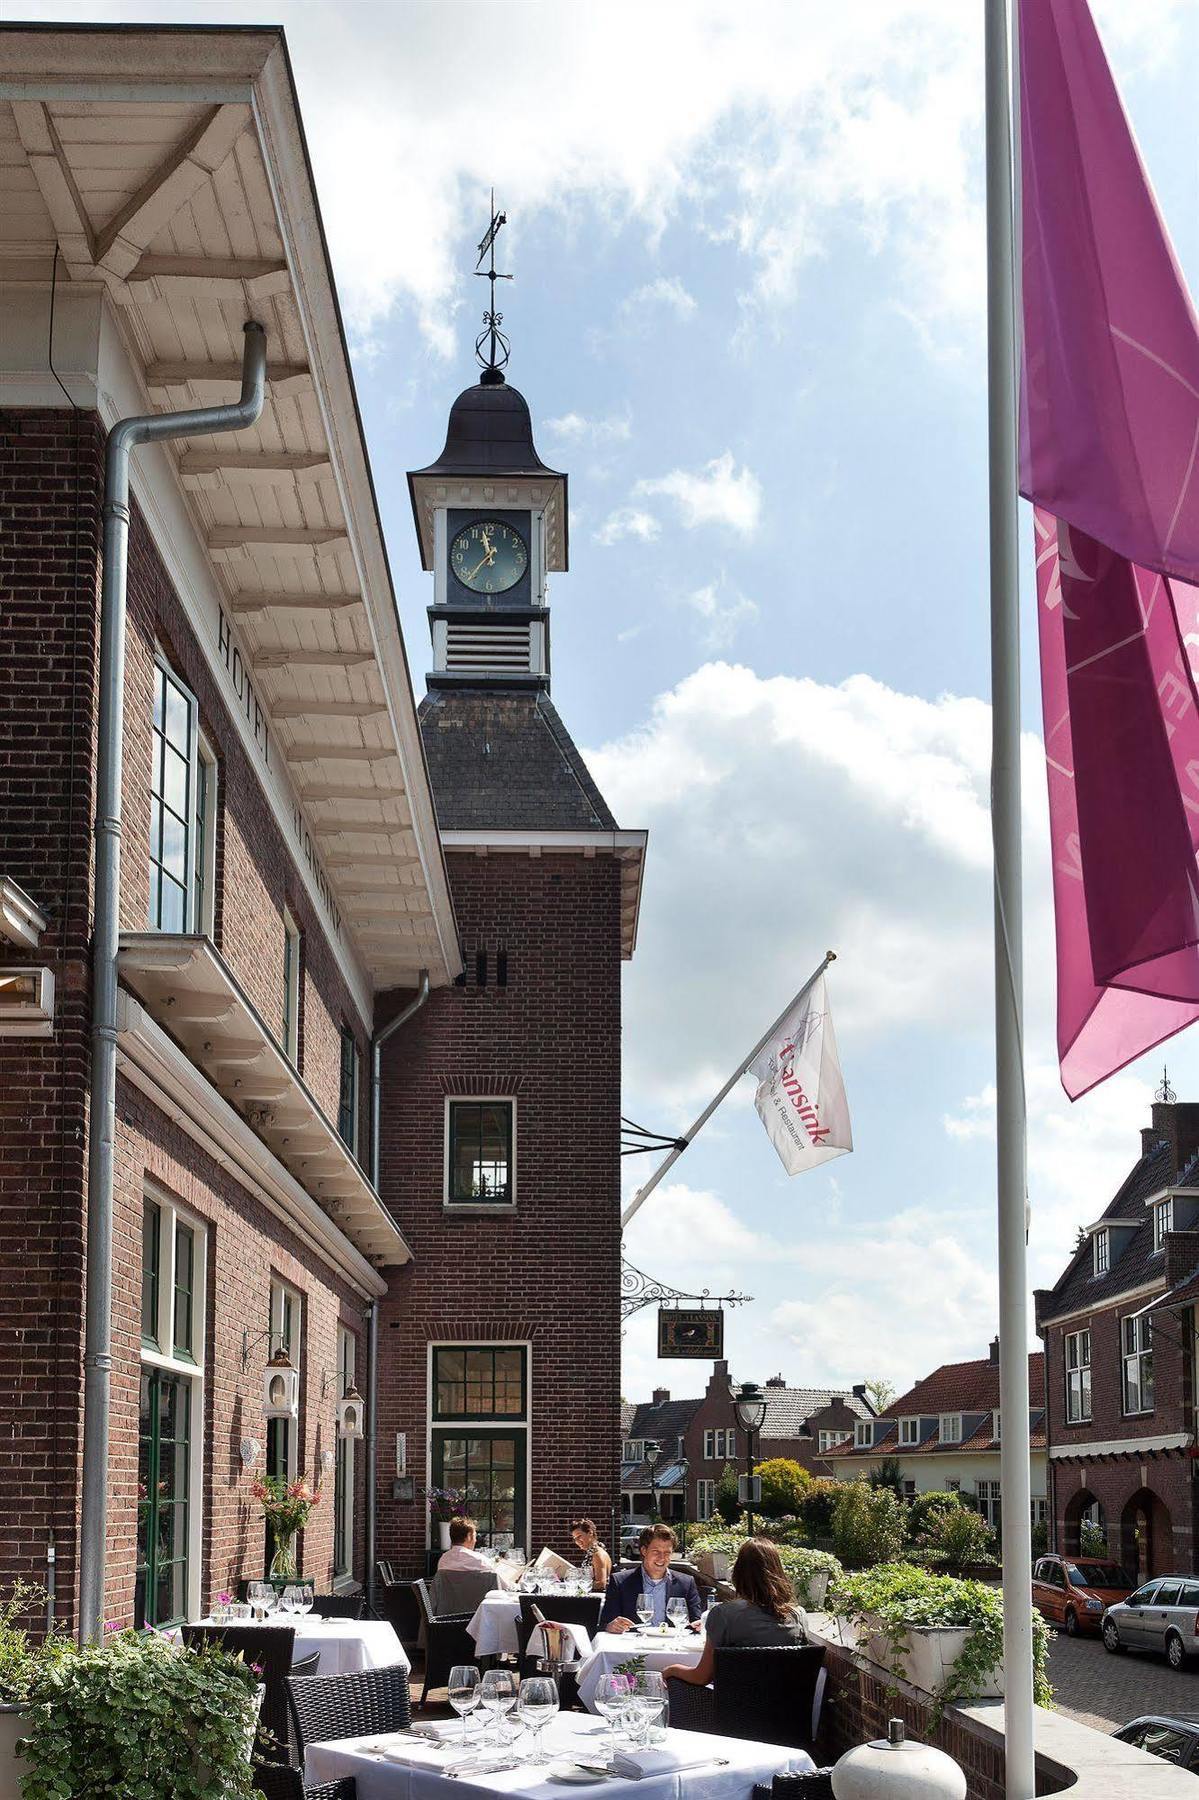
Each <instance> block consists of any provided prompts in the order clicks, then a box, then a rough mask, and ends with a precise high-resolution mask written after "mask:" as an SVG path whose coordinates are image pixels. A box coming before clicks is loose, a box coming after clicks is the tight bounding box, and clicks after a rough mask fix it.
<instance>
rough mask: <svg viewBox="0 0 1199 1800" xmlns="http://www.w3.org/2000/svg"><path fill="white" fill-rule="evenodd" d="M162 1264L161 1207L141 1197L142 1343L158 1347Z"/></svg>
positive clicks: (148, 1198) (154, 1347)
mask: <svg viewBox="0 0 1199 1800" xmlns="http://www.w3.org/2000/svg"><path fill="white" fill-rule="evenodd" d="M161 1267H162V1208H161V1207H160V1206H159V1205H158V1203H157V1201H155V1200H151V1199H150V1197H149V1195H146V1196H145V1197H144V1199H143V1200H142V1343H143V1344H146V1345H148V1346H149V1347H151V1348H152V1349H155V1350H157V1348H158V1305H159V1275H160V1271H161Z"/></svg>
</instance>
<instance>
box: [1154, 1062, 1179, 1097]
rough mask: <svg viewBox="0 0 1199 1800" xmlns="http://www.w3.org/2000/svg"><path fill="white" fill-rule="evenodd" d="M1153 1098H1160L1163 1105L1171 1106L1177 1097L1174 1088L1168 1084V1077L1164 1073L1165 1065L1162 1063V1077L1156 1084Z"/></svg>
mask: <svg viewBox="0 0 1199 1800" xmlns="http://www.w3.org/2000/svg"><path fill="white" fill-rule="evenodd" d="M1153 1098H1154V1099H1155V1100H1160V1101H1161V1103H1162V1105H1163V1106H1173V1104H1174V1102H1175V1100H1177V1098H1178V1095H1177V1094H1176V1093H1175V1092H1174V1089H1173V1088H1172V1087H1171V1086H1170V1077H1169V1075H1168V1074H1167V1073H1166V1067H1165V1064H1164V1063H1163V1064H1162V1078H1161V1081H1160V1082H1159V1084H1158V1089H1157V1092H1156V1094H1154V1096H1153Z"/></svg>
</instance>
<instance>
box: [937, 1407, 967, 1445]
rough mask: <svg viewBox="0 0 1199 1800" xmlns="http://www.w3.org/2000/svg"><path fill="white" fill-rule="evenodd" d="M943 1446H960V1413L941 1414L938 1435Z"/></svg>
mask: <svg viewBox="0 0 1199 1800" xmlns="http://www.w3.org/2000/svg"><path fill="white" fill-rule="evenodd" d="M939 1436H940V1439H941V1442H942V1443H943V1444H960V1443H961V1441H962V1415H961V1413H942V1414H941V1429H940V1433H939Z"/></svg>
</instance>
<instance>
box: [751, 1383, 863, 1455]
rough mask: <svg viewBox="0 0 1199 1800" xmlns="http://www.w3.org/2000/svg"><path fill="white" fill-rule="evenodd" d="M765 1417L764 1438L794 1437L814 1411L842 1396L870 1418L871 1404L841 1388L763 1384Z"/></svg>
mask: <svg viewBox="0 0 1199 1800" xmlns="http://www.w3.org/2000/svg"><path fill="white" fill-rule="evenodd" d="M762 1392H763V1393H764V1394H765V1396H766V1418H765V1420H764V1421H763V1424H762V1431H761V1436H762V1439H763V1442H767V1441H769V1440H770V1439H772V1438H794V1437H798V1436H799V1428H800V1426H801V1425H803V1424H805V1423H806V1422H807V1420H808V1419H810V1418H811V1417H812V1415H813V1413H818V1412H823V1411H824V1409H825V1407H826V1406H831V1405H832V1404H833V1402H834V1401H835V1400H841V1401H843V1402H844V1404H845V1405H846V1406H847V1407H848V1408H849V1410H850V1412H852V1413H855V1414H856V1415H857V1417H858V1418H859V1419H869V1418H873V1416H874V1415H873V1414H872V1413H871V1411H870V1408H869V1407H868V1406H867V1405H866V1402H865V1401H864V1400H861V1399H859V1398H858V1396H857V1394H853V1393H848V1394H847V1393H846V1392H845V1391H844V1389H842V1388H789V1387H764V1388H763V1389H762Z"/></svg>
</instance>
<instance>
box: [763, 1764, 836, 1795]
mask: <svg viewBox="0 0 1199 1800" xmlns="http://www.w3.org/2000/svg"><path fill="white" fill-rule="evenodd" d="M754 1800H833V1771H832V1769H831V1768H828V1769H811V1770H809V1771H808V1773H807V1774H806V1775H776V1776H775V1778H774V1781H773V1782H755V1783H754Z"/></svg>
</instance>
